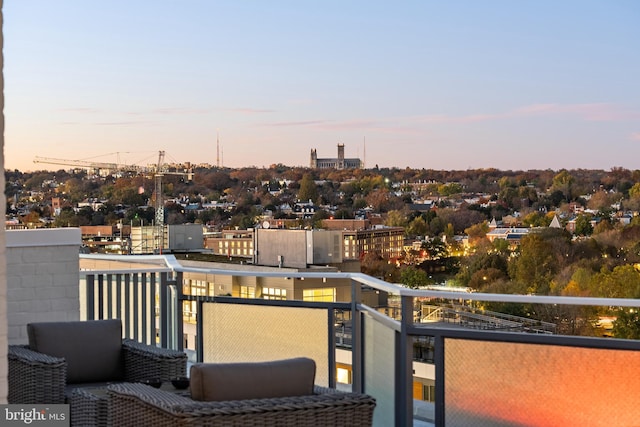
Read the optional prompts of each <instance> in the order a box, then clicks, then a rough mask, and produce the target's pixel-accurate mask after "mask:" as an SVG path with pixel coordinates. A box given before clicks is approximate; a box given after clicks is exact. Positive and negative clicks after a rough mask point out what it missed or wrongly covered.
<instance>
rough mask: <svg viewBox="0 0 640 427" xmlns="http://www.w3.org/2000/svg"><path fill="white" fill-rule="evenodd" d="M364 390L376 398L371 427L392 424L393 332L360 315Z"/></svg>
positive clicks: (393, 395) (394, 363)
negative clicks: (362, 340) (362, 335)
mask: <svg viewBox="0 0 640 427" xmlns="http://www.w3.org/2000/svg"><path fill="white" fill-rule="evenodd" d="M363 330H364V344H363V350H364V391H365V393H367V394H369V395H371V396H373V397H375V398H376V410H375V412H374V413H373V425H374V426H381V427H382V426H392V425H395V366H396V350H395V348H396V346H395V340H396V332H395V331H394V330H393V329H391V328H389V327H388V326H385V325H383V324H382V323H380V322H378V321H377V320H375V319H374V318H373V317H371V316H370V315H368V314H365V315H364V320H363Z"/></svg>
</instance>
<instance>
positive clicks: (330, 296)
mask: <svg viewBox="0 0 640 427" xmlns="http://www.w3.org/2000/svg"><path fill="white" fill-rule="evenodd" d="M302 300H303V301H316V302H318V301H322V302H335V301H336V288H318V289H304V290H303V291H302Z"/></svg>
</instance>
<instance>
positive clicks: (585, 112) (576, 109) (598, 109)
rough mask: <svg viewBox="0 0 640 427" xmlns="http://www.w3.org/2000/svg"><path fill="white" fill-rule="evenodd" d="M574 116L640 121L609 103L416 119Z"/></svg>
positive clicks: (537, 106)
mask: <svg viewBox="0 0 640 427" xmlns="http://www.w3.org/2000/svg"><path fill="white" fill-rule="evenodd" d="M539 116H574V117H578V118H580V119H582V120H586V121H624V120H637V119H640V111H634V110H630V109H626V108H624V107H621V106H618V105H614V104H608V103H592V104H532V105H526V106H523V107H519V108H515V109H513V110H510V111H505V112H502V113H489V114H469V115H463V116H450V115H445V114H433V115H425V116H419V117H414V118H412V119H411V120H413V121H416V122H419V123H477V122H487V121H493V120H503V119H509V118H515V117H539Z"/></svg>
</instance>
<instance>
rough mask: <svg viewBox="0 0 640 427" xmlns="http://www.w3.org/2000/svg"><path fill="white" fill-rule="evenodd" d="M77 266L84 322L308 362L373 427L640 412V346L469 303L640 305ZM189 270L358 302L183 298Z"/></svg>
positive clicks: (85, 258) (327, 276)
mask: <svg viewBox="0 0 640 427" xmlns="http://www.w3.org/2000/svg"><path fill="white" fill-rule="evenodd" d="M80 264H81V266H82V268H81V269H80V292H79V294H80V312H81V318H83V319H98V318H110V317H120V318H121V319H122V320H123V322H124V324H125V330H126V333H127V335H128V337H130V338H134V339H138V340H140V341H143V342H157V343H158V345H160V346H163V347H168V348H174V349H180V350H184V351H186V352H187V353H188V354H189V355H190V357H191V360H192V361H194V362H195V361H204V362H229V361H257V360H269V359H278V358H285V357H293V356H300V355H304V356H308V357H312V358H313V359H314V360H315V361H316V363H317V365H318V374H317V383H318V384H319V385H322V386H328V387H337V388H339V389H345V390H346V389H352V390H354V391H362V392H365V393H367V394H370V395H372V396H374V397H375V398H376V399H377V407H376V410H375V414H374V425H377V426H390V425H396V426H408V425H416V426H431V425H437V426H444V425H446V426H468V425H474V426H478V425H487V426H489V425H491V426H495V425H501V426H524V425H536V426H537V425H563V426H565V425H580V426H589V425H593V426H599V425H603V426H604V425H607V426H609V425H620V426H622V425H634V423H636V420H637V419H638V417H639V416H640V409H639V408H638V406H637V397H638V396H640V382H638V381H637V377H638V375H639V374H640V351H638V350H640V342H638V341H632V340H618V339H612V338H589V337H578V336H566V335H557V334H555V333H554V332H555V330H554V325H553V324H545V323H544V322H536V321H529V323H527V322H525V321H523V319H521V318H515V317H513V316H506V315H501V314H500V313H492V312H486V311H484V312H482V313H481V312H479V311H478V310H472V309H470V308H469V305H470V303H471V302H473V303H477V302H482V301H485V302H486V301H491V302H496V301H498V302H506V303H513V304H541V305H544V306H554V305H567V306H574V307H580V306H594V307H607V306H616V307H628V308H630V309H634V308H637V307H638V306H640V301H638V300H626V299H616V300H612V299H599V298H572V297H541V296H521V295H493V294H467V293H465V294H460V293H457V292H442V291H417V290H409V289H405V288H402V287H399V286H396V285H393V284H390V283H386V282H384V281H381V280H378V279H375V278H372V277H369V276H366V275H363V274H360V273H329V272H322V273H292V272H290V271H287V272H284V271H283V272H277V271H276V272H274V271H268V272H260V271H247V270H226V269H206V268H204V269H203V268H199V267H185V266H183V265H181V264H180V263H178V262H177V261H176V260H175V258H173V257H172V256H147V257H126V256H98V255H81V261H80ZM106 266H108V267H106ZM191 274H206V275H207V276H208V277H213V278H214V279H213V280H214V282H215V281H223V280H226V281H229V282H231V283H235V284H238V283H246V280H247V279H246V278H248V277H251V278H252V280H255V281H256V282H259V283H269V284H273V283H277V281H278V280H285V281H286V280H292V279H294V280H296V279H297V280H321V282H322V283H324V284H325V286H331V283H332V281H338V280H342V281H344V280H345V279H348V280H349V281H350V285H351V301H348V302H307V301H300V300H267V299H257V298H239V297H238V296H218V295H185V294H184V293H183V290H184V289H183V283H184V280H185V278H186V277H188V276H189V275H191ZM223 277H224V278H226V279H223ZM242 278H244V279H242ZM265 286H266V285H265ZM269 286H272V285H269ZM211 288H212V289H214V290H215V284H214V286H212V287H211ZM235 288H238V286H236V285H234V291H233V294H234V295H235V294H238V295H239V290H235ZM371 290H375V291H377V292H383V293H387V294H388V295H389V298H388V302H389V303H388V305H387V306H385V307H371V306H368V305H366V304H364V303H362V302H360V301H362V298H363V297H362V295H363V292H367V291H371ZM433 301H437V302H439V305H438V306H433V305H431V304H432V303H433ZM443 302H446V303H443ZM185 303H186V304H185ZM184 307H188V308H189V312H185V310H184ZM191 307H194V309H192V308H191ZM194 311H195V312H194ZM526 320H527V319H526ZM194 321H195V322H194ZM194 323H195V324H194ZM185 336H186V337H187V338H186V339H185ZM192 338H193V344H191V339H192ZM189 347H192V348H189ZM430 384H432V385H430ZM429 400H431V401H429Z"/></svg>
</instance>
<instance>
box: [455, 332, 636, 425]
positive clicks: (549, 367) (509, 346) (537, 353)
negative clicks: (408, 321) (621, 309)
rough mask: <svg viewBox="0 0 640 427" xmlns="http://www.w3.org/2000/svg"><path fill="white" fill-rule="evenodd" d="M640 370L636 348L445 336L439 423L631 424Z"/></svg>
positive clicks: (634, 414)
mask: <svg viewBox="0 0 640 427" xmlns="http://www.w3.org/2000/svg"><path fill="white" fill-rule="evenodd" d="M613 341H614V340H612V344H613ZM639 376H640V351H631V350H612V349H593V348H580V347H566V346H560V345H547V344H528V343H509V342H491V341H475V340H465V339H452V338H447V339H445V425H447V427H450V426H471V425H473V426H492V427H493V426H614V425H615V426H632V425H637V424H638V419H640V407H639V406H638V396H640V382H639V381H638V380H637V378H638V377H639Z"/></svg>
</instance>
